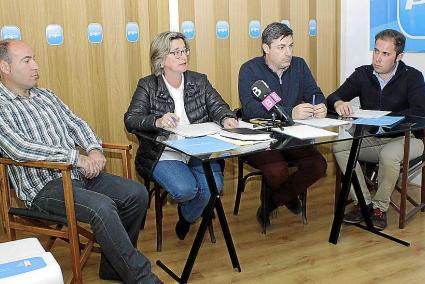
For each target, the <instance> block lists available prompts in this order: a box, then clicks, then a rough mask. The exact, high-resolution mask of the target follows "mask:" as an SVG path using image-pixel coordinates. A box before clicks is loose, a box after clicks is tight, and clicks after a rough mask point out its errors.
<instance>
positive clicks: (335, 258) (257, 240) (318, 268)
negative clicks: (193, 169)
mask: <svg viewBox="0 0 425 284" xmlns="http://www.w3.org/2000/svg"><path fill="white" fill-rule="evenodd" d="M328 171H329V170H328ZM252 185H253V186H251V187H250V188H249V189H247V192H246V193H245V194H244V195H243V197H242V202H241V209H240V213H239V216H234V215H233V214H232V209H233V202H234V191H232V190H230V189H229V190H226V192H225V195H224V196H223V197H222V200H223V204H224V208H225V211H226V216H227V220H228V222H229V224H230V230H231V232H232V234H233V240H234V243H235V246H236V250H237V253H238V257H239V261H240V264H241V267H242V272H241V273H238V272H236V271H234V270H233V268H232V265H231V262H230V258H229V255H228V253H227V250H226V245H225V242H224V240H223V237H222V234H221V232H220V231H219V224H218V222H215V223H216V224H215V229H216V237H217V243H215V244H212V243H211V242H210V241H209V237H208V235H207V237H206V238H205V241H204V243H203V246H202V248H201V251H200V254H199V256H198V258H197V260H196V263H195V266H194V268H193V272H192V275H191V277H190V279H189V282H190V283H264V284H265V283H345V284H346V283H400V282H401V281H403V283H425V216H424V213H421V214H419V215H417V216H416V217H415V218H414V219H413V220H412V221H411V222H410V223H409V224H408V225H407V227H406V229H404V230H400V229H398V223H397V222H398V220H397V215H396V213H395V211H394V210H393V209H390V211H389V228H388V229H387V230H385V232H387V233H390V234H393V235H394V236H396V237H400V238H403V239H405V240H407V241H409V242H411V246H410V247H404V246H402V245H399V244H396V243H394V242H391V241H389V240H387V239H384V238H381V237H378V236H375V235H373V234H371V233H368V232H366V231H363V230H360V229H358V228H356V227H352V226H343V228H342V230H341V236H340V238H339V243H338V244H337V245H333V244H330V243H329V242H328V238H329V231H330V227H331V223H332V218H333V215H332V212H333V205H334V204H333V194H334V177H333V173H328V177H325V178H323V179H322V180H321V181H319V182H318V183H317V184H316V185H314V186H313V187H312V188H311V189H310V191H309V195H308V224H307V225H303V224H302V221H301V217H300V216H295V215H293V214H291V213H290V212H289V211H288V210H287V209H286V208H280V212H279V215H278V216H277V218H275V219H273V220H272V225H271V228H270V230H269V231H268V232H267V235H262V234H261V233H260V228H259V226H258V224H257V222H256V220H255V212H256V209H257V207H258V205H259V201H258V195H259V191H258V189H257V188H258V183H256V182H253V183H252ZM154 215H155V214H154V211H153V209H149V213H148V219H147V224H146V228H145V230H144V231H141V232H140V238H139V249H141V250H142V251H143V253H145V254H146V256H147V257H148V258H149V259H150V260H151V261H152V267H153V271H154V272H155V273H157V275H158V276H159V277H160V278H161V279H162V280H164V282H165V283H175V282H174V281H173V279H172V278H170V277H169V276H168V275H167V274H165V273H164V272H163V271H162V270H161V269H159V267H158V266H157V265H156V264H155V261H156V260H158V259H161V260H162V261H164V262H165V263H166V264H167V265H169V266H170V267H171V268H172V269H173V270H174V271H175V272H176V273H178V274H180V273H181V271H182V269H183V265H184V262H185V260H186V257H187V255H188V252H189V248H190V246H191V244H192V241H193V238H194V236H195V232H196V229H197V225H195V226H193V228H191V231H190V233H189V235H188V237H187V238H186V240H184V241H179V240H178V239H177V237H176V236H175V234H174V225H175V222H176V218H177V214H176V208H175V206H174V205H166V206H165V207H164V218H165V223H164V243H163V251H162V252H160V253H158V252H156V251H155V248H156V244H155V240H156V239H155V222H154ZM19 236H20V237H24V236H25V235H19ZM5 239H6V237H5V236H4V235H0V240H1V241H3V240H5ZM52 252H53V255H54V256H55V258H56V259H57V260H58V262H59V263H60V266H61V268H62V270H63V272H64V275H65V277H67V276H68V275H69V274H70V264H69V260H68V256H69V255H68V250H67V247H66V246H65V245H62V244H60V243H58V245H57V246H56V247H55V248H54V249H53V251H52ZM98 262H99V256H98V255H96V254H93V255H92V256H91V258H90V259H89V262H88V264H87V266H86V267H85V269H84V271H83V275H84V280H85V283H114V282H109V281H101V280H99V278H98V276H97V269H98Z"/></svg>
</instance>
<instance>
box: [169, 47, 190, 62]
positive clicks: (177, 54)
mask: <svg viewBox="0 0 425 284" xmlns="http://www.w3.org/2000/svg"><path fill="white" fill-rule="evenodd" d="M170 54H172V55H174V57H175V58H176V59H179V58H180V57H182V55H183V54H186V56H187V55H189V54H190V49H189V48H185V49H176V50H174V51H170Z"/></svg>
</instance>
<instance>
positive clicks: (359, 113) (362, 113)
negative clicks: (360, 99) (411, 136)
mask: <svg viewBox="0 0 425 284" xmlns="http://www.w3.org/2000/svg"><path fill="white" fill-rule="evenodd" d="M389 113H391V112H390V111H383V110H367V109H354V110H353V113H352V114H351V115H350V117H364V118H376V117H381V116H384V115H387V114H389Z"/></svg>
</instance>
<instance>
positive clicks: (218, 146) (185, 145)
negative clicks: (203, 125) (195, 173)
mask: <svg viewBox="0 0 425 284" xmlns="http://www.w3.org/2000/svg"><path fill="white" fill-rule="evenodd" d="M165 143H166V144H167V145H168V146H171V147H172V148H175V149H178V150H180V151H182V152H183V153H185V154H188V155H201V154H209V153H215V152H221V151H228V150H232V149H235V148H237V145H234V144H231V143H228V142H225V141H222V140H219V139H216V138H214V137H210V136H202V137H195V138H185V139H180V140H170V141H166V142H165Z"/></svg>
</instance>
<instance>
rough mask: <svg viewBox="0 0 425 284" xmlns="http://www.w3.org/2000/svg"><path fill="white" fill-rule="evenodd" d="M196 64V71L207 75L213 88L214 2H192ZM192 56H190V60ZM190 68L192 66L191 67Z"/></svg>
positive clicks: (214, 62) (199, 0)
mask: <svg viewBox="0 0 425 284" xmlns="http://www.w3.org/2000/svg"><path fill="white" fill-rule="evenodd" d="M193 10H194V14H195V17H194V19H195V21H194V24H195V32H196V34H195V37H196V53H195V54H194V55H195V56H196V63H197V66H196V67H197V71H198V72H201V73H204V74H208V78H209V80H210V82H211V83H212V84H213V86H215V82H216V80H215V65H216V58H215V52H214V51H215V46H214V42H215V23H214V1H203V0H195V1H194V9H193ZM193 58H194V56H191V60H192V59H193ZM191 67H192V66H191Z"/></svg>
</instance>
